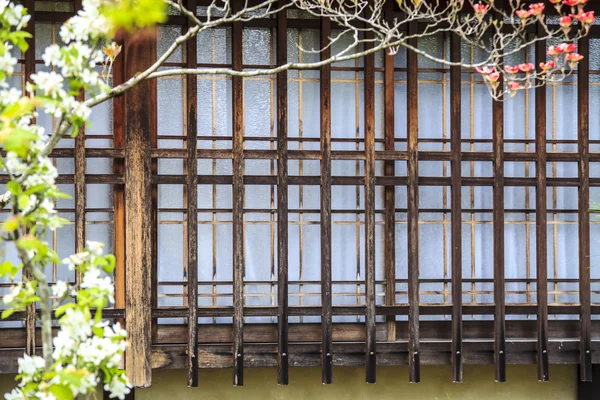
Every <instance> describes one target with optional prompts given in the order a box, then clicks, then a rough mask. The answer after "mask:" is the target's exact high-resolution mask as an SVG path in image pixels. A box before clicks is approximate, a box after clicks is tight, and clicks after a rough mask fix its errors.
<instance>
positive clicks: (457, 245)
mask: <svg viewBox="0 0 600 400" xmlns="http://www.w3.org/2000/svg"><path fill="white" fill-rule="evenodd" d="M450 59H451V61H453V62H459V61H460V59H461V48H460V36H458V35H457V34H451V36H450ZM461 78H462V77H461V68H460V67H459V66H452V67H450V138H451V140H452V144H451V152H452V163H451V176H452V189H451V190H452V193H451V196H452V200H451V220H452V239H451V240H452V243H451V245H452V380H453V381H454V382H462V380H463V355H462V340H463V338H462V336H463V334H462V211H461V207H462V196H461V194H462V193H461V192H462V185H461V179H460V178H461V176H462V168H461V163H462V160H461V135H462V133H461V122H462V120H461Z"/></svg>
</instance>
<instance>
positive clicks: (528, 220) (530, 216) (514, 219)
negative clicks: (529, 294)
mask: <svg viewBox="0 0 600 400" xmlns="http://www.w3.org/2000/svg"><path fill="white" fill-rule="evenodd" d="M506 220H507V221H508V222H507V223H506V224H505V225H504V274H505V278H506V279H511V278H535V276H536V274H535V266H536V264H535V260H536V253H535V244H536V241H535V238H536V236H535V213H506ZM527 300H528V301H529V300H531V298H527ZM521 302H524V301H523V299H521Z"/></svg>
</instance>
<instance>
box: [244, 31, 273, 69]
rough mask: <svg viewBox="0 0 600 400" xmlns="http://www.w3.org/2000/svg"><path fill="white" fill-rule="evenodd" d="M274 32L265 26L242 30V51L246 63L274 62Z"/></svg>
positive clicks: (261, 63) (264, 63) (263, 63)
mask: <svg viewBox="0 0 600 400" xmlns="http://www.w3.org/2000/svg"><path fill="white" fill-rule="evenodd" d="M274 44H275V42H274V40H273V34H272V32H271V30H269V29H265V28H245V29H244V30H243V32H242V52H243V63H244V65H270V64H272V63H273V56H272V54H274V53H275V51H274V49H273V46H274Z"/></svg>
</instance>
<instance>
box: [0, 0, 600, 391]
mask: <svg viewBox="0 0 600 400" xmlns="http://www.w3.org/2000/svg"><path fill="white" fill-rule="evenodd" d="M280 1H284V0H280ZM204 3H205V1H204V0H187V5H188V7H189V8H190V9H196V7H197V6H199V5H202V4H204ZM393 3H394V2H393V1H389V5H388V6H387V8H386V18H388V19H391V18H392V17H393V11H394V10H393ZM27 4H28V5H29V9H30V10H31V11H32V12H31V14H32V21H40V22H49V21H60V20H64V19H66V18H67V17H68V13H63V12H56V13H53V12H41V11H40V12H35V11H33V10H34V2H33V0H27ZM235 4H236V5H238V6H239V3H238V2H235ZM76 6H77V4H76ZM169 24H179V25H181V26H183V27H185V26H186V24H187V21H185V19H183V18H181V17H177V16H173V17H171V18H170V20H169ZM33 26H34V24H33V23H32V24H30V27H29V28H28V29H29V30H30V31H31V32H32V33H33ZM244 27H262V28H271V29H274V30H276V49H277V58H276V64H279V65H281V64H284V63H285V62H287V54H286V49H287V35H286V33H287V30H288V29H292V28H304V27H308V28H311V29H320V32H321V37H320V41H321V44H322V45H325V44H327V43H328V41H329V38H330V35H331V30H332V24H331V22H330V21H329V20H326V19H323V20H320V21H319V20H298V19H288V18H287V17H286V15H285V14H283V13H282V14H280V15H278V16H277V17H276V18H273V19H269V20H255V21H249V22H245V23H242V22H235V23H233V25H232V49H233V50H232V67H233V68H234V69H236V70H243V69H244V68H247V67H249V66H246V65H244V64H243V57H242V51H243V49H242V34H243V28H244ZM419 29H420V26H419V25H418V24H410V25H409V26H408V30H409V31H410V32H416V31H418V30H419ZM532 33H533V34H535V32H532ZM591 37H593V38H597V37H600V29H598V28H597V27H594V28H593V29H592V33H591ZM460 51H461V48H460V38H459V37H458V36H455V35H452V36H451V37H450V56H451V58H452V59H453V60H454V61H456V60H459V59H460V56H461V53H460ZM579 51H580V53H581V54H582V55H584V56H585V58H584V59H583V61H582V62H581V63H580V64H579V68H578V73H577V94H578V95H577V97H578V128H577V129H578V140H577V145H578V151H577V152H547V151H546V145H547V143H549V142H550V141H549V140H547V138H546V123H547V122H546V88H538V89H536V90H535V114H536V124H535V133H536V134H535V140H534V141H533V142H534V143H535V148H536V150H537V151H536V152H507V151H505V150H504V143H505V140H504V137H503V116H504V114H503V105H502V103H499V102H495V103H494V105H493V149H492V151H487V152H484V151H479V152H474V151H471V152H466V151H462V150H461V145H462V143H463V142H464V140H463V139H461V123H460V122H461V73H462V72H464V71H461V69H460V68H458V67H452V68H449V69H447V70H444V71H443V73H449V76H450V85H449V87H450V99H451V100H450V132H451V138H450V139H449V140H446V141H447V142H448V143H451V151H444V152H435V151H421V150H419V142H420V140H419V135H418V92H419V90H418V88H419V87H418V72H419V69H418V57H417V56H416V55H415V54H414V53H408V55H407V68H404V69H399V68H397V67H395V66H394V57H393V56H392V55H389V54H386V55H385V56H384V65H383V67H382V68H377V67H376V65H375V57H374V56H368V57H366V59H365V62H364V68H363V69H362V71H363V73H364V98H365V101H364V115H365V118H364V132H365V139H364V145H365V146H364V151H340V150H332V141H333V139H332V137H331V118H332V116H331V80H332V78H331V75H332V70H335V69H336V67H335V66H333V67H332V66H323V67H321V68H320V129H321V136H320V150H314V151H313V150H288V147H287V143H288V115H287V112H288V106H287V102H288V87H287V86H288V74H287V72H283V73H280V74H279V75H278V76H277V78H276V79H277V81H276V88H277V89H276V93H277V100H276V101H277V135H278V136H277V140H276V142H277V143H276V146H277V147H276V150H247V149H245V148H244V141H245V139H246V138H245V137H244V115H243V109H244V104H243V101H244V100H243V98H244V96H243V90H244V87H243V79H242V78H239V77H234V78H232V83H233V85H232V87H233V89H232V93H233V96H232V101H233V107H232V110H233V113H232V116H231V117H232V123H233V124H232V126H233V135H232V137H231V138H229V139H230V140H232V143H233V145H232V149H231V150H205V149H198V148H197V138H198V131H197V110H196V104H197V96H198V94H197V89H196V85H197V78H196V77H195V76H193V75H189V76H187V77H186V78H185V79H184V81H185V96H186V103H185V104H186V107H187V108H186V115H187V117H186V121H185V129H186V131H185V135H184V136H185V138H184V139H182V140H184V141H185V148H182V149H162V148H158V146H157V138H158V137H157V132H156V129H157V128H156V126H157V125H156V118H157V115H156V113H157V111H156V101H157V98H156V83H148V84H145V85H144V86H142V87H139V88H137V89H135V90H132V91H130V92H128V94H127V95H126V96H124V97H123V98H117V99H115V100H114V106H113V108H114V114H113V115H114V126H113V128H114V144H113V148H110V149H99V148H86V145H85V136H84V134H82V135H80V137H79V138H78V139H77V140H76V141H75V146H74V148H71V149H57V150H55V151H54V153H53V156H54V157H65V158H74V159H75V174H74V175H61V176H60V177H59V182H61V183H71V184H74V187H75V209H74V211H75V214H76V218H75V227H76V249H77V250H81V249H82V248H83V246H84V243H85V223H86V221H85V215H86V207H85V187H86V184H93V183H105V184H112V185H113V188H114V190H113V196H114V224H115V234H114V235H115V253H116V255H117V260H118V262H117V269H116V273H115V279H116V296H115V297H116V308H115V309H113V310H107V311H106V315H107V317H109V318H115V319H119V320H122V321H124V322H125V323H126V325H127V329H128V331H129V333H130V335H131V347H130V350H129V351H128V354H127V357H126V364H125V365H126V367H127V368H128V370H129V373H130V377H131V379H132V382H133V383H134V384H135V385H136V386H148V385H150V383H151V368H185V369H186V370H187V371H188V385H189V386H197V385H198V384H199V382H198V370H199V368H216V367H232V368H233V383H234V384H235V385H242V384H243V371H244V367H263V366H277V367H278V370H277V381H278V383H279V384H287V383H288V369H289V366H321V367H322V371H323V374H322V381H323V383H332V382H333V374H332V367H333V366H334V365H364V366H365V368H366V381H367V382H372V383H374V382H375V381H376V366H377V365H405V364H406V365H408V366H409V377H408V379H409V380H410V381H411V382H418V381H419V380H420V365H421V364H425V365H431V364H452V379H453V380H454V381H456V382H461V381H462V370H463V364H480V363H494V364H495V371H496V374H495V378H496V380H497V381H504V380H506V364H507V363H509V364H510V363H537V365H538V379H539V380H540V381H546V380H548V379H549V369H550V367H549V365H550V364H556V363H572V364H579V365H580V376H581V380H583V381H589V380H591V377H592V364H593V363H598V362H600V341H597V340H594V337H597V335H598V333H599V332H600V325H599V324H598V322H597V321H593V320H592V315H593V314H598V313H600V305H597V304H592V303H591V283H592V282H595V281H597V280H592V279H590V272H589V268H588V266H589V256H590V211H589V207H588V206H589V201H590V187H593V186H596V187H598V186H600V178H592V177H590V172H589V164H590V162H600V153H592V152H590V144H591V143H593V144H598V143H600V140H595V141H592V140H590V132H589V130H590V128H589V112H590V110H589V84H590V78H589V61H588V56H589V39H583V40H581V41H580V43H579ZM329 52H330V50H325V51H323V52H322V53H321V56H322V57H324V58H327V57H328V56H329ZM196 53H197V49H196V42H195V41H190V42H188V43H187V44H186V45H185V52H184V54H185V62H184V64H185V65H186V66H188V67H194V66H196V65H199V64H198V62H197V59H196ZM155 56H156V43H155V41H153V40H148V38H147V37H146V38H145V39H143V40H138V38H126V39H125V41H124V54H123V57H122V58H121V59H120V60H119V62H117V64H116V65H115V69H114V81H115V83H119V82H122V81H123V80H124V79H125V78H127V77H128V76H130V75H132V74H134V73H135V72H137V71H139V70H140V69H142V68H143V67H144V66H145V65H148V64H149V63H150V62H152V61H153V60H154V59H155ZM535 57H536V63H537V62H539V61H541V60H545V59H546V55H545V43H543V42H538V44H537V45H536V47H535ZM22 61H23V64H24V73H25V75H26V76H27V75H29V74H30V73H31V72H33V71H34V70H35V64H36V60H35V57H34V55H33V52H28V53H26V55H25V59H24V60H22ZM202 66H203V67H210V66H211V65H202ZM338 69H339V68H338ZM398 70H402V71H403V72H406V76H407V78H406V86H407V93H408V98H407V101H406V106H407V121H406V124H407V139H406V140H405V142H406V145H407V148H406V150H405V151H399V150H396V149H395V144H396V142H397V141H398V140H397V138H395V132H394V120H395V118H397V116H395V115H394V101H395V93H394V73H395V72H396V71H398ZM376 73H383V79H384V99H385V104H384V105H385V113H384V139H383V141H382V142H383V150H377V148H378V147H377V143H378V142H377V141H378V140H379V139H376V138H375V111H376V110H375V79H376V78H375V76H376ZM513 142H515V141H513ZM516 142H518V141H516ZM93 157H101V158H112V159H113V161H114V163H113V171H114V174H112V175H98V174H88V173H86V159H87V158H93ZM159 158H173V159H182V160H184V162H185V174H183V175H159V174H158V173H157V167H156V161H157V160H158V159H159ZM200 158H206V159H230V160H232V162H233V170H232V171H233V172H232V174H231V175H205V174H199V172H198V166H197V160H198V159H200ZM248 159H261V160H277V172H276V175H271V176H253V175H246V174H245V173H244V163H245V160H248ZM288 160H320V165H321V172H320V176H290V175H288V162H287V161H288ZM333 160H364V162H365V175H364V176H350V177H345V176H344V177H342V176H332V168H331V164H332V161H333ZM398 160H403V161H405V162H406V163H407V166H408V173H407V176H396V171H395V167H394V162H395V161H398ZM378 161H379V162H382V163H383V166H384V168H383V175H382V176H378V175H377V174H376V168H375V165H376V163H377V162H378ZM419 161H447V162H450V165H451V174H450V176H449V177H446V176H445V177H422V176H419V173H418V169H419ZM463 161H488V162H493V165H494V174H493V176H492V177H483V178H482V177H466V176H463V173H462V169H461V162H463ZM514 161H528V162H535V163H536V169H535V171H536V176H535V177H521V178H515V177H505V176H504V163H505V162H514ZM555 161H560V162H565V161H570V162H577V163H578V165H579V175H578V176H577V177H573V178H553V177H551V178H548V177H547V176H546V163H547V162H555ZM0 179H2V181H3V182H4V181H5V179H4V178H0ZM158 184H179V185H185V188H186V189H185V190H186V191H185V207H184V209H182V212H184V213H185V218H186V220H185V221H186V222H185V223H186V232H187V234H186V238H185V240H186V249H187V261H186V263H187V270H186V275H185V277H184V279H185V285H187V288H186V303H185V306H184V307H158V306H157V300H156V288H157V285H158V284H159V283H158V281H157V276H156V275H157V273H156V271H157V269H156V268H157V266H156V263H157V258H156V248H157V245H156V242H157V237H156V233H155V231H156V229H155V227H156V223H157V220H156V207H157V205H156V187H157V185H158ZM199 184H222V185H231V186H232V188H233V189H232V193H233V203H232V204H233V206H232V209H231V210H228V211H229V212H231V213H232V215H233V266H234V267H233V282H232V286H233V306H232V307H225V306H222V307H199V306H198V285H197V284H196V282H198V258H199V257H202V256H203V255H202V254H198V251H197V249H198V225H197V223H196V221H197V219H198V218H197V216H198V205H197V194H198V185H199ZM256 184H261V185H277V208H276V210H274V211H276V213H277V222H278V224H277V239H278V243H279V247H278V257H277V259H278V264H277V272H278V280H277V282H276V284H277V306H274V307H249V306H245V303H244V252H243V241H244V236H243V230H244V213H245V211H246V210H245V208H244V187H245V185H256ZM288 185H320V190H321V199H320V201H321V203H320V210H319V212H320V229H321V281H320V285H321V292H320V296H321V306H292V307H290V306H288V285H289V284H290V282H289V277H288V262H287V258H288V215H289V213H290V210H289V207H288ZM332 185H352V186H364V188H365V210H364V213H365V226H366V228H365V232H366V234H365V237H366V254H365V260H366V261H365V265H366V268H365V271H366V274H365V278H364V284H365V286H366V289H365V303H364V305H361V306H334V305H333V302H332V279H331V275H332V261H331V257H332V254H331V253H332V249H331V235H332V233H331V224H332V205H331V190H332V189H331V187H332ZM396 186H405V187H406V188H407V193H408V195H407V209H405V210H399V209H397V208H396V202H395V196H396V195H395V191H394V189H395V187H396ZM423 186H448V187H450V188H451V209H450V210H447V211H446V212H450V213H451V221H452V223H451V229H452V242H451V252H452V264H451V269H452V278H451V279H447V280H445V281H444V282H445V283H450V284H451V287H452V299H453V300H454V301H453V303H452V304H450V305H446V304H444V305H423V304H421V303H420V301H419V285H420V284H421V283H423V282H425V281H426V280H424V279H420V278H419V266H418V264H419V239H418V238H419V212H420V211H421V212H423V210H420V209H419V201H418V199H419V188H420V187H423ZM464 186H489V187H493V188H494V208H493V210H489V211H490V212H493V227H494V228H493V229H494V256H493V258H494V279H491V280H489V279H488V280H485V279H480V280H477V281H478V282H484V281H485V282H487V283H491V284H493V285H494V300H495V304H482V305H468V304H467V305H464V304H462V284H463V283H470V282H474V280H473V279H463V276H462V244H461V240H460V238H461V236H462V225H461V223H457V221H458V222H460V221H461V215H462V213H464V212H465V211H466V210H465V209H463V208H462V206H461V188H462V187H464ZM510 186H529V187H535V188H536V192H537V194H538V195H537V196H536V206H535V210H534V211H535V214H536V235H537V236H536V238H537V242H536V251H537V253H538V254H540V255H541V256H539V257H537V265H536V271H537V274H536V276H537V279H536V278H532V279H529V280H527V282H529V283H532V282H534V283H536V285H537V288H538V290H537V300H536V302H535V304H524V305H519V304H505V299H506V293H505V285H506V283H511V282H516V281H519V282H522V281H524V280H510V279H505V277H504V238H503V236H504V224H505V223H504V213H505V210H504V188H505V187H510ZM377 187H382V188H383V192H384V207H385V208H384V210H377V209H376V206H375V189H376V188H377ZM551 187H577V188H578V193H579V208H578V210H576V212H577V214H578V221H579V223H578V226H579V276H580V279H578V280H576V282H577V283H578V284H579V296H580V299H581V304H574V305H569V304H565V305H549V304H548V284H552V283H556V282H557V281H558V280H557V279H549V278H548V277H547V272H548V265H547V264H548V259H547V251H548V246H547V242H546V238H547V226H548V222H547V215H548V213H549V212H553V211H552V210H548V208H547V204H546V201H547V198H546V188H551ZM269 211H271V210H269ZM396 212H407V214H408V217H407V223H408V233H409V234H408V248H407V252H408V260H409V262H408V278H407V279H397V278H396V271H395V269H396V261H395V260H396V253H397V252H398V249H397V248H396V244H395V213H396ZM528 212H531V210H529V211H528ZM378 213H382V214H383V215H384V219H383V221H384V248H385V254H384V271H385V272H384V275H385V277H384V281H383V282H380V281H377V280H376V278H375V254H374V253H375V224H376V215H377V214H378ZM125 255H126V256H125ZM438 281H439V280H438ZM398 283H404V284H406V285H407V287H408V298H409V301H408V303H406V304H399V303H397V301H396V298H395V296H396V284H398ZM376 285H383V286H385V293H386V295H385V303H384V304H382V305H376V298H375V295H376V294H375V287H376ZM149 304H152V307H149V306H148V305H149ZM35 313H36V310H35V308H30V309H28V310H27V312H25V313H17V314H15V315H14V316H13V317H11V319H13V320H24V321H26V324H25V326H26V328H25V329H3V330H0V338H1V339H0V342H1V345H0V372H3V373H6V372H14V371H15V369H16V363H15V360H16V357H18V356H19V355H20V354H21V353H22V351H23V350H24V349H25V350H26V351H27V352H28V353H33V352H34V351H35V348H36V344H37V345H39V343H40V341H39V331H36V329H35V315H36V314H35ZM524 314H529V315H536V316H537V320H536V321H529V320H528V321H525V320H518V321H515V320H510V319H509V320H506V315H524ZM549 314H565V315H578V316H579V321H574V320H569V321H566V320H562V321H561V320H550V321H549V319H548V315H549ZM356 315H360V316H365V323H355V324H351V323H333V322H332V321H333V316H356ZM421 315H438V316H442V315H447V316H448V315H449V316H451V317H452V318H451V321H424V320H421V319H420V316H421ZM463 315H493V316H494V319H495V321H467V320H463ZM250 316H271V317H276V318H277V324H248V323H244V317H250ZM290 316H317V317H321V323H317V324H314V323H302V324H299V323H293V324H290V323H289V322H288V319H289V317H290ZM377 316H384V317H385V322H378V320H377V319H376V317H377ZM396 316H405V317H406V318H407V320H406V321H397V320H396ZM199 317H232V318H233V324H231V325H227V324H225V325H223V324H212V325H203V324H198V323H196V321H197V319H198V318H199ZM157 318H186V319H187V324H186V325H158V324H157V323H156V320H157ZM508 338H510V340H507V339H508ZM513 339H517V340H513ZM245 355H247V357H246V356H245Z"/></svg>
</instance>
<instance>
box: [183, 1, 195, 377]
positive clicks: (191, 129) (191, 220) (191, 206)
mask: <svg viewBox="0 0 600 400" xmlns="http://www.w3.org/2000/svg"><path fill="white" fill-rule="evenodd" d="M196 3H197V2H196V0H187V8H188V10H195V9H196ZM189 24H190V25H188V27H187V28H188V29H189V28H191V22H190V23H189ZM196 50H197V42H196V38H195V37H194V38H192V39H190V40H188V41H187V43H186V64H187V67H188V68H195V67H196V64H197V59H196V58H197V55H196ZM185 88H186V103H185V104H186V105H187V110H186V118H187V123H186V126H187V132H186V135H187V141H186V146H187V151H188V154H187V160H186V161H187V168H186V169H187V185H186V188H187V193H186V195H187V213H186V219H187V269H188V270H187V306H188V309H189V315H188V321H187V322H188V341H187V343H188V350H187V367H188V371H187V384H188V386H192V387H195V386H198V159H197V147H198V140H197V137H198V121H197V115H198V111H197V109H196V105H197V103H198V84H197V77H196V75H187V76H186V78H185Z"/></svg>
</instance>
